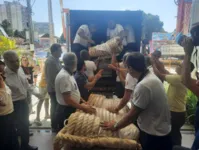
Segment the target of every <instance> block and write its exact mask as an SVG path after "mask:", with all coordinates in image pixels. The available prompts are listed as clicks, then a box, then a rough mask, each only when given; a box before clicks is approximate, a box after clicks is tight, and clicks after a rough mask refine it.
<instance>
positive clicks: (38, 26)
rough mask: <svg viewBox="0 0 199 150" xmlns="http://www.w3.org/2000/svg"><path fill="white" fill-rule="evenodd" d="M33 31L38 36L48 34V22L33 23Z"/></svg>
mask: <svg viewBox="0 0 199 150" xmlns="http://www.w3.org/2000/svg"><path fill="white" fill-rule="evenodd" d="M33 24H34V25H33V26H34V31H35V32H38V34H46V33H48V34H49V32H50V31H49V23H48V22H34V23H33Z"/></svg>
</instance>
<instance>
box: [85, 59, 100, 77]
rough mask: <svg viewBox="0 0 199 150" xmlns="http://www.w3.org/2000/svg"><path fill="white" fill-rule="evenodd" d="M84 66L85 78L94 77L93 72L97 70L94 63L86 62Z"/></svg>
mask: <svg viewBox="0 0 199 150" xmlns="http://www.w3.org/2000/svg"><path fill="white" fill-rule="evenodd" d="M85 65H86V72H85V73H86V75H87V77H94V76H95V74H94V72H95V71H96V70H97V67H96V65H95V63H94V62H93V61H90V60H86V61H85Z"/></svg>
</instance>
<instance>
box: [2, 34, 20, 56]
mask: <svg viewBox="0 0 199 150" xmlns="http://www.w3.org/2000/svg"><path fill="white" fill-rule="evenodd" d="M14 48H16V46H15V41H14V40H11V39H9V38H6V37H5V36H0V55H2V54H3V52H5V51H7V50H11V49H14Z"/></svg>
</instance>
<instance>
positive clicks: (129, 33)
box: [125, 25, 135, 44]
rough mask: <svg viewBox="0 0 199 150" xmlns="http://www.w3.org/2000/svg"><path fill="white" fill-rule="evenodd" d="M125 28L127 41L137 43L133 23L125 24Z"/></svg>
mask: <svg viewBox="0 0 199 150" xmlns="http://www.w3.org/2000/svg"><path fill="white" fill-rule="evenodd" d="M125 30H126V32H127V36H126V41H127V44H128V43H135V32H134V30H133V27H132V26H131V25H127V26H125Z"/></svg>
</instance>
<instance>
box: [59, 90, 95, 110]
mask: <svg viewBox="0 0 199 150" xmlns="http://www.w3.org/2000/svg"><path fill="white" fill-rule="evenodd" d="M62 95H63V97H64V101H65V103H67V104H68V105H70V106H72V107H73V108H76V109H79V110H82V111H84V112H86V113H91V114H92V113H95V112H96V110H95V109H94V108H93V107H91V106H89V105H81V104H79V103H77V102H76V100H74V99H73V97H72V96H71V93H70V92H65V93H62Z"/></svg>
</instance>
